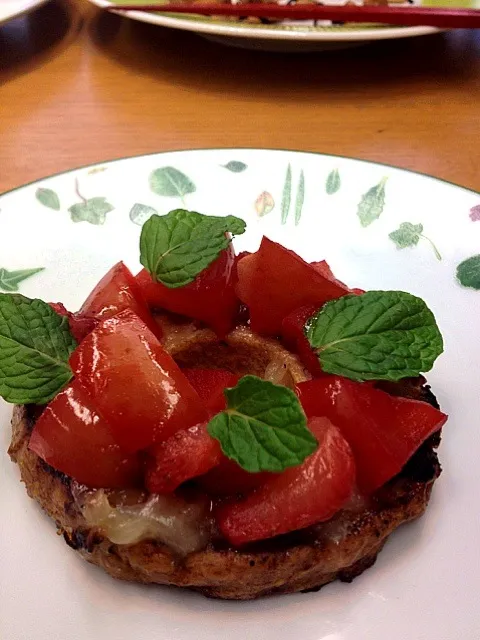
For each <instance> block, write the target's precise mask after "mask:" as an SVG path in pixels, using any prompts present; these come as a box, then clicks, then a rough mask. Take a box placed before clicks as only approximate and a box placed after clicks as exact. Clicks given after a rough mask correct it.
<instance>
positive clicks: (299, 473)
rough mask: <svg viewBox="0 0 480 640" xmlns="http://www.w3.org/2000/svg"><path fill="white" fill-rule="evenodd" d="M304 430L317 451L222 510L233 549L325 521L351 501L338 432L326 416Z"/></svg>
mask: <svg viewBox="0 0 480 640" xmlns="http://www.w3.org/2000/svg"><path fill="white" fill-rule="evenodd" d="M308 426H309V428H310V429H311V430H312V431H313V433H314V434H315V436H316V437H317V440H318V442H319V446H318V449H317V450H316V451H315V453H313V454H312V455H311V456H309V457H308V458H307V459H306V460H305V462H303V463H302V464H301V465H300V466H298V467H292V468H290V469H287V470H286V471H284V472H283V473H280V474H277V475H275V476H273V477H272V478H271V479H270V480H268V481H267V482H265V483H264V484H263V485H262V486H261V487H260V488H259V489H257V490H256V491H254V492H253V493H251V494H250V495H249V496H247V497H246V498H245V499H243V500H239V501H234V502H232V503H230V504H228V505H226V506H225V507H222V508H221V509H220V511H219V513H218V516H217V521H218V524H219V526H220V529H221V531H222V533H223V535H224V536H225V537H226V538H227V540H229V541H230V542H231V543H232V544H233V545H235V546H240V545H243V544H246V543H248V542H254V541H255V540H264V539H266V538H272V537H273V536H277V535H279V534H281V533H288V532H289V531H294V530H296V529H302V528H304V527H308V526H309V525H311V524H315V523H316V522H321V521H322V520H328V519H329V518H331V517H332V516H333V515H334V513H336V512H337V511H338V510H339V509H340V508H341V507H342V505H343V504H344V503H345V502H346V501H347V500H348V499H349V498H350V496H351V494H352V491H353V487H354V484H355V461H354V458H353V455H352V451H351V449H350V447H349V445H348V443H347V442H346V441H345V439H344V438H343V437H342V435H341V433H340V431H339V430H338V429H337V428H336V427H335V426H334V425H333V424H332V423H331V422H330V421H329V420H327V419H326V418H314V419H312V420H310V421H309V424H308Z"/></svg>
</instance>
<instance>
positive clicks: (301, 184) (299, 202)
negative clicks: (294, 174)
mask: <svg viewBox="0 0 480 640" xmlns="http://www.w3.org/2000/svg"><path fill="white" fill-rule="evenodd" d="M304 201H305V175H304V173H303V169H302V170H301V171H300V178H299V180H298V187H297V197H296V199H295V225H298V224H299V223H300V219H301V217H302V209H303V203H304Z"/></svg>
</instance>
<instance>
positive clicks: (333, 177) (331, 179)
mask: <svg viewBox="0 0 480 640" xmlns="http://www.w3.org/2000/svg"><path fill="white" fill-rule="evenodd" d="M341 184H342V183H341V181H340V173H339V172H338V169H332V171H330V173H329V174H328V176H327V181H326V183H325V191H326V192H327V194H328V195H329V196H333V194H334V193H337V191H338V190H339V189H340V187H341Z"/></svg>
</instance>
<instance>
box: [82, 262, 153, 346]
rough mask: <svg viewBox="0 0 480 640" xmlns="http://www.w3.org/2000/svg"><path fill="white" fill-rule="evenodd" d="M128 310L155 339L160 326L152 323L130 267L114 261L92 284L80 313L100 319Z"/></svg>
mask: <svg viewBox="0 0 480 640" xmlns="http://www.w3.org/2000/svg"><path fill="white" fill-rule="evenodd" d="M125 309H130V310H131V311H133V313H135V314H136V315H137V316H138V317H139V318H140V319H141V320H143V322H144V323H145V324H146V325H147V327H148V328H149V329H150V331H152V332H153V333H154V334H155V335H156V336H157V337H158V338H161V337H162V336H161V329H160V327H159V325H158V324H157V323H156V322H155V320H154V319H153V317H152V314H151V313H150V310H149V308H148V306H147V303H146V300H145V298H144V297H143V293H142V291H141V289H140V287H139V286H138V283H137V281H136V280H135V278H134V276H133V275H132V273H131V271H130V269H128V267H126V266H125V265H124V264H123V262H117V264H115V265H114V266H113V267H112V268H111V269H110V271H108V272H107V273H106V274H105V275H104V276H103V278H102V279H101V280H100V282H99V283H98V284H97V285H96V286H95V288H94V289H93V291H92V292H91V293H90V295H89V296H88V298H87V299H86V300H85V302H84V303H83V305H82V307H81V309H80V311H79V314H78V315H80V316H87V317H88V316H90V317H91V316H94V317H96V318H100V319H102V320H106V319H107V318H111V317H112V316H114V315H116V314H117V313H120V311H124V310H125Z"/></svg>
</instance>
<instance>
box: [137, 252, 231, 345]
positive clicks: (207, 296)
mask: <svg viewBox="0 0 480 640" xmlns="http://www.w3.org/2000/svg"><path fill="white" fill-rule="evenodd" d="M234 261H235V252H234V250H233V247H232V245H230V246H229V247H228V249H225V250H224V251H222V252H221V254H220V256H219V257H218V258H217V260H215V261H214V262H212V264H211V265H210V266H209V267H207V268H206V269H205V270H204V271H202V273H200V274H199V275H198V276H197V277H196V278H195V280H194V281H193V282H191V283H190V284H187V285H186V286H185V287H179V288H177V289H169V288H168V287H166V286H165V285H163V284H161V283H159V282H154V281H153V280H152V277H151V275H150V274H149V273H148V271H146V270H145V269H143V270H142V271H140V273H139V274H138V275H137V276H136V279H137V282H138V284H139V285H140V289H141V290H142V293H143V295H144V296H145V298H146V300H147V303H148V305H149V306H150V307H151V308H152V309H160V310H161V309H165V310H167V311H171V312H172V313H178V314H181V315H183V316H188V317H189V318H193V319H194V320H201V321H202V322H204V323H205V324H206V325H208V326H209V327H211V328H212V329H213V330H214V331H215V332H216V333H217V335H218V337H219V338H224V337H225V336H226V334H227V333H228V332H229V331H230V330H231V329H232V328H233V326H234V322H235V318H236V316H237V313H238V307H239V302H238V299H237V297H236V295H235V289H234V269H233V266H234Z"/></svg>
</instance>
